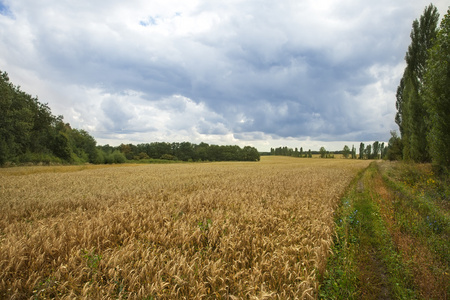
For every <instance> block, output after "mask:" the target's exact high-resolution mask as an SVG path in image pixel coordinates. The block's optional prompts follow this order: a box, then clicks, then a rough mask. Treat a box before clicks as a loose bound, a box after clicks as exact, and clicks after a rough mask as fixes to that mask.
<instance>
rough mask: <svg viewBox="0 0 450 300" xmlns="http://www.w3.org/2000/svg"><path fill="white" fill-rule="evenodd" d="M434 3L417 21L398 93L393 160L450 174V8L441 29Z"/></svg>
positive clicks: (413, 25)
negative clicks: (412, 162)
mask: <svg viewBox="0 0 450 300" xmlns="http://www.w3.org/2000/svg"><path fill="white" fill-rule="evenodd" d="M438 23H439V13H438V11H437V8H436V7H434V6H433V5H432V4H430V5H429V6H427V7H426V8H425V10H424V12H423V14H422V15H421V16H420V18H419V20H417V19H416V20H414V22H413V24H412V30H411V35H410V36H411V44H410V45H409V47H408V50H407V52H406V55H405V61H406V68H405V70H404V72H403V76H402V78H401V80H400V83H399V86H398V88H397V93H396V109H397V113H396V116H395V122H396V123H397V124H398V127H399V131H400V136H398V135H397V133H396V132H391V134H392V137H391V140H390V141H389V144H390V145H391V146H392V151H391V153H390V154H391V156H392V158H395V159H404V160H407V161H414V162H432V163H433V165H434V166H435V167H436V168H437V169H439V170H441V171H446V172H448V171H449V170H450V59H449V57H450V9H449V10H448V11H447V14H446V15H445V16H444V18H443V19H442V21H441V23H440V27H438Z"/></svg>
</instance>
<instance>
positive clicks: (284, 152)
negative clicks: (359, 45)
mask: <svg viewBox="0 0 450 300" xmlns="http://www.w3.org/2000/svg"><path fill="white" fill-rule="evenodd" d="M313 154H316V153H313V152H312V151H311V149H309V150H308V151H303V147H300V150H299V149H298V148H295V149H292V148H288V147H278V148H270V155H281V156H292V157H309V158H310V157H312V155H313Z"/></svg>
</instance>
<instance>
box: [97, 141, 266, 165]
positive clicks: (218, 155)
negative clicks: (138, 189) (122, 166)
mask: <svg viewBox="0 0 450 300" xmlns="http://www.w3.org/2000/svg"><path fill="white" fill-rule="evenodd" d="M98 148H99V149H102V151H106V152H107V153H109V152H111V151H113V150H119V151H120V152H121V153H122V154H123V155H124V156H125V157H126V159H128V160H131V159H133V160H136V161H137V160H145V159H163V160H181V161H259V160H260V154H259V152H258V150H257V149H256V148H254V147H250V146H245V147H244V148H241V147H239V146H230V145H227V146H218V145H208V144H206V143H200V144H199V145H196V144H192V143H189V142H182V143H166V142H153V143H147V144H138V145H133V144H127V145H125V144H121V145H120V146H119V147H117V148H114V147H111V146H109V145H106V146H101V147H98Z"/></svg>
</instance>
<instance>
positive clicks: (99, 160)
mask: <svg viewBox="0 0 450 300" xmlns="http://www.w3.org/2000/svg"><path fill="white" fill-rule="evenodd" d="M0 111H1V113H2V116H1V118H0V165H5V164H7V163H12V164H21V163H29V162H31V163H63V164H65V163H69V164H81V163H94V164H104V163H124V162H126V161H127V160H142V159H150V158H153V159H166V160H183V161H189V160H191V161H230V160H234V161H258V160H259V159H260V156H259V153H258V151H257V150H256V148H254V147H250V146H246V147H244V148H240V147H239V146H216V145H208V144H206V143H201V144H200V145H195V144H191V143H188V142H183V143H150V144H140V145H137V146H134V145H131V144H128V145H124V144H122V145H120V146H118V147H112V146H109V145H105V146H98V145H97V142H96V140H95V139H94V138H93V137H92V136H91V135H90V134H89V133H88V132H87V131H85V130H79V129H75V128H72V127H71V126H70V124H68V123H65V122H64V120H63V116H54V115H53V114H52V113H51V110H50V108H49V106H48V105H47V104H43V103H41V102H39V100H38V98H37V97H32V96H30V95H29V94H27V93H25V92H23V91H22V90H21V89H20V87H19V86H15V85H13V84H12V83H11V82H10V80H9V77H8V74H7V73H6V72H1V71H0Z"/></svg>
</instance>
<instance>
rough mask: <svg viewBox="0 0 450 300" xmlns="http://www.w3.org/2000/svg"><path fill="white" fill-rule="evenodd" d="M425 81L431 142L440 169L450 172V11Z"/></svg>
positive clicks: (433, 159) (434, 163) (429, 140)
mask: <svg viewBox="0 0 450 300" xmlns="http://www.w3.org/2000/svg"><path fill="white" fill-rule="evenodd" d="M427 66H428V68H427V72H426V74H425V79H424V92H423V97H424V99H425V106H426V108H427V111H428V126H429V131H428V134H427V141H428V144H429V151H430V155H431V158H432V161H433V165H435V166H436V167H437V168H438V169H440V170H444V171H447V172H448V171H449V170H450V9H449V10H448V11H447V14H446V15H445V17H444V19H443V20H442V22H441V26H440V30H439V32H438V34H437V39H436V43H435V45H434V47H432V48H431V49H430V51H429V59H428V61H427Z"/></svg>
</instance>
